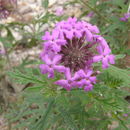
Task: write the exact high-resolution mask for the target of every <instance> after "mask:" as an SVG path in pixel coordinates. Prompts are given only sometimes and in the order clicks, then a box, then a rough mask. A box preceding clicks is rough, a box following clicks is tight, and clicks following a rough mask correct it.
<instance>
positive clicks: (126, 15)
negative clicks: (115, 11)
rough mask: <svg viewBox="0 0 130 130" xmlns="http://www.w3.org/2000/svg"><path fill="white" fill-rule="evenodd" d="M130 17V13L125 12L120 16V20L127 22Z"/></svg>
mask: <svg viewBox="0 0 130 130" xmlns="http://www.w3.org/2000/svg"><path fill="white" fill-rule="evenodd" d="M129 17H130V13H125V14H124V16H123V17H121V18H120V20H121V21H124V22H127V21H128V19H129Z"/></svg>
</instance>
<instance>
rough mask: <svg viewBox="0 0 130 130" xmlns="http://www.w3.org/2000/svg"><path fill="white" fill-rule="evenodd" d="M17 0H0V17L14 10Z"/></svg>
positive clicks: (2, 17)
mask: <svg viewBox="0 0 130 130" xmlns="http://www.w3.org/2000/svg"><path fill="white" fill-rule="evenodd" d="M16 3H17V0H0V19H4V18H7V17H8V16H9V15H10V13H11V12H12V11H13V10H14V8H15V6H14V5H16Z"/></svg>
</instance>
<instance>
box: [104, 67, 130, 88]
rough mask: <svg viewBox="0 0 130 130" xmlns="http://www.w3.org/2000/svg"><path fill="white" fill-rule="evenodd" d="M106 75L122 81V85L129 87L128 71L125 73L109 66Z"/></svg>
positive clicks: (129, 77) (129, 72)
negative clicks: (108, 74)
mask: <svg viewBox="0 0 130 130" xmlns="http://www.w3.org/2000/svg"><path fill="white" fill-rule="evenodd" d="M105 71H107V72H108V73H110V74H111V75H112V76H114V77H116V78H119V79H122V81H123V85H124V86H127V85H130V76H129V75H130V71H127V70H125V69H120V68H118V67H115V66H112V65H111V66H110V67H109V68H108V69H107V70H105Z"/></svg>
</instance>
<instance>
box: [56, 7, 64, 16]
mask: <svg viewBox="0 0 130 130" xmlns="http://www.w3.org/2000/svg"><path fill="white" fill-rule="evenodd" d="M55 14H56V15H57V16H61V15H63V14H64V10H63V8H62V7H59V8H57V9H56V12H55Z"/></svg>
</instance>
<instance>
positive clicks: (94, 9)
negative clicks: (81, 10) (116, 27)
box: [79, 0, 111, 23]
mask: <svg viewBox="0 0 130 130" xmlns="http://www.w3.org/2000/svg"><path fill="white" fill-rule="evenodd" d="M79 2H80V3H82V4H84V5H85V6H87V7H88V8H90V9H91V10H92V11H93V12H95V13H96V14H97V15H98V16H100V17H101V18H102V19H103V20H105V21H106V22H108V23H111V21H110V20H108V19H106V18H105V17H104V16H103V15H101V14H100V13H99V12H98V11H97V10H96V8H93V7H91V6H90V5H89V4H88V3H87V2H84V1H83V0H79Z"/></svg>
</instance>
